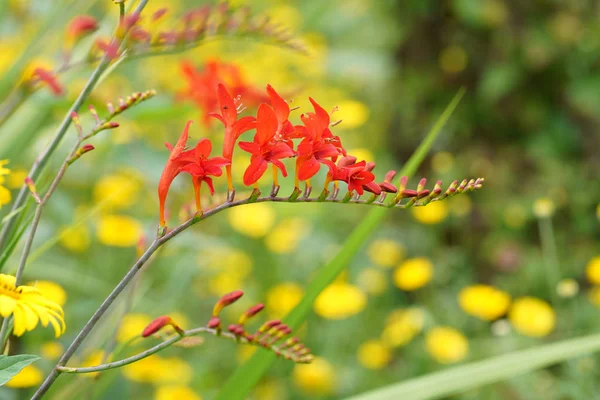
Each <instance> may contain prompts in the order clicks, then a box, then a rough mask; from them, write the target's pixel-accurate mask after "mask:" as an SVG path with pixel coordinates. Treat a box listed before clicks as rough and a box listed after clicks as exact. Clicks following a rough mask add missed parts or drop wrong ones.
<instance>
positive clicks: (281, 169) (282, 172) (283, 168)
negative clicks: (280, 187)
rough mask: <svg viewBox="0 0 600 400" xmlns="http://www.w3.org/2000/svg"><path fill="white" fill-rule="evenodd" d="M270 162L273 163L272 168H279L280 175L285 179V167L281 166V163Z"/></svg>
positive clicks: (276, 161)
mask: <svg viewBox="0 0 600 400" xmlns="http://www.w3.org/2000/svg"><path fill="white" fill-rule="evenodd" d="M271 162H272V163H273V165H274V166H276V167H277V168H279V170H280V171H281V174H282V175H283V177H284V178H285V177H287V170H286V169H285V165H283V163H282V162H281V161H279V160H271Z"/></svg>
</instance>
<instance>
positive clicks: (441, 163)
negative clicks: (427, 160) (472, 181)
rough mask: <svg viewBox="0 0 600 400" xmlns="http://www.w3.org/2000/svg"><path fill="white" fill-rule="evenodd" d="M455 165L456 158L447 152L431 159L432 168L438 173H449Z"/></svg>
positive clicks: (436, 154)
mask: <svg viewBox="0 0 600 400" xmlns="http://www.w3.org/2000/svg"><path fill="white" fill-rule="evenodd" d="M453 165H454V156H453V155H452V153H449V152H447V151H440V152H439V153H435V154H434V155H433V157H431V168H432V169H433V170H434V171H435V172H438V173H444V172H448V171H450V170H451V169H452V166H453Z"/></svg>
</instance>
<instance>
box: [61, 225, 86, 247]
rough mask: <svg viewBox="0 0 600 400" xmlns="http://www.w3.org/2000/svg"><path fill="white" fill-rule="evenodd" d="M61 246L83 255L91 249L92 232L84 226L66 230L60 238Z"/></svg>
mask: <svg viewBox="0 0 600 400" xmlns="http://www.w3.org/2000/svg"><path fill="white" fill-rule="evenodd" d="M59 240H60V244H61V246H63V247H64V248H65V249H67V250H71V251H72V252H73V253H83V252H84V251H86V250H87V249H88V248H89V247H90V242H91V239H90V230H89V229H88V227H87V226H85V225H84V224H80V225H74V226H70V227H67V228H65V229H64V230H63V231H62V232H61V234H60V237H59Z"/></svg>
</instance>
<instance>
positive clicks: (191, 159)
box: [175, 139, 231, 211]
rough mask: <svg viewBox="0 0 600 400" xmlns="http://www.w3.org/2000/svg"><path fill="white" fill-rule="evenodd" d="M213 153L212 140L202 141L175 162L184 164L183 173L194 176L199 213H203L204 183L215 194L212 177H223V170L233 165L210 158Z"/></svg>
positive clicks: (219, 158) (229, 162)
mask: <svg viewBox="0 0 600 400" xmlns="http://www.w3.org/2000/svg"><path fill="white" fill-rule="evenodd" d="M211 151H212V144H211V143H210V140H208V139H202V140H200V141H199V142H198V144H197V145H196V147H195V148H194V149H192V150H188V151H185V152H183V153H181V154H180V155H179V156H177V159H176V160H175V161H176V162H180V163H183V164H184V165H183V166H182V167H181V168H180V170H181V171H185V172H187V173H189V174H190V175H191V176H192V182H193V184H194V191H195V194H196V208H197V209H198V211H202V206H201V204H200V186H201V185H202V182H206V184H207V185H208V188H209V189H210V194H211V195H213V194H215V188H214V186H213V182H212V179H211V178H210V176H211V175H212V176H221V175H222V174H223V171H222V168H223V167H224V166H226V165H230V164H231V161H229V160H227V159H226V158H223V157H213V158H209V156H210V153H211Z"/></svg>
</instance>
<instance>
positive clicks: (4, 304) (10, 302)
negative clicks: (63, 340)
mask: <svg viewBox="0 0 600 400" xmlns="http://www.w3.org/2000/svg"><path fill="white" fill-rule="evenodd" d="M0 315H2V317H3V318H7V317H9V316H10V315H12V316H13V317H14V328H13V334H14V335H15V336H21V335H22V334H23V333H25V332H29V331H31V330H33V329H34V328H35V327H36V326H37V325H38V323H41V324H42V326H48V323H50V324H51V325H52V327H53V328H54V334H55V335H56V337H59V336H60V335H61V334H63V333H64V332H65V320H64V314H63V310H62V308H61V307H60V306H59V305H58V304H56V303H55V302H53V301H51V300H49V299H47V298H46V297H44V295H43V294H42V293H41V291H39V290H38V289H36V288H35V287H32V286H16V279H15V277H14V276H10V275H4V274H0Z"/></svg>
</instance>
